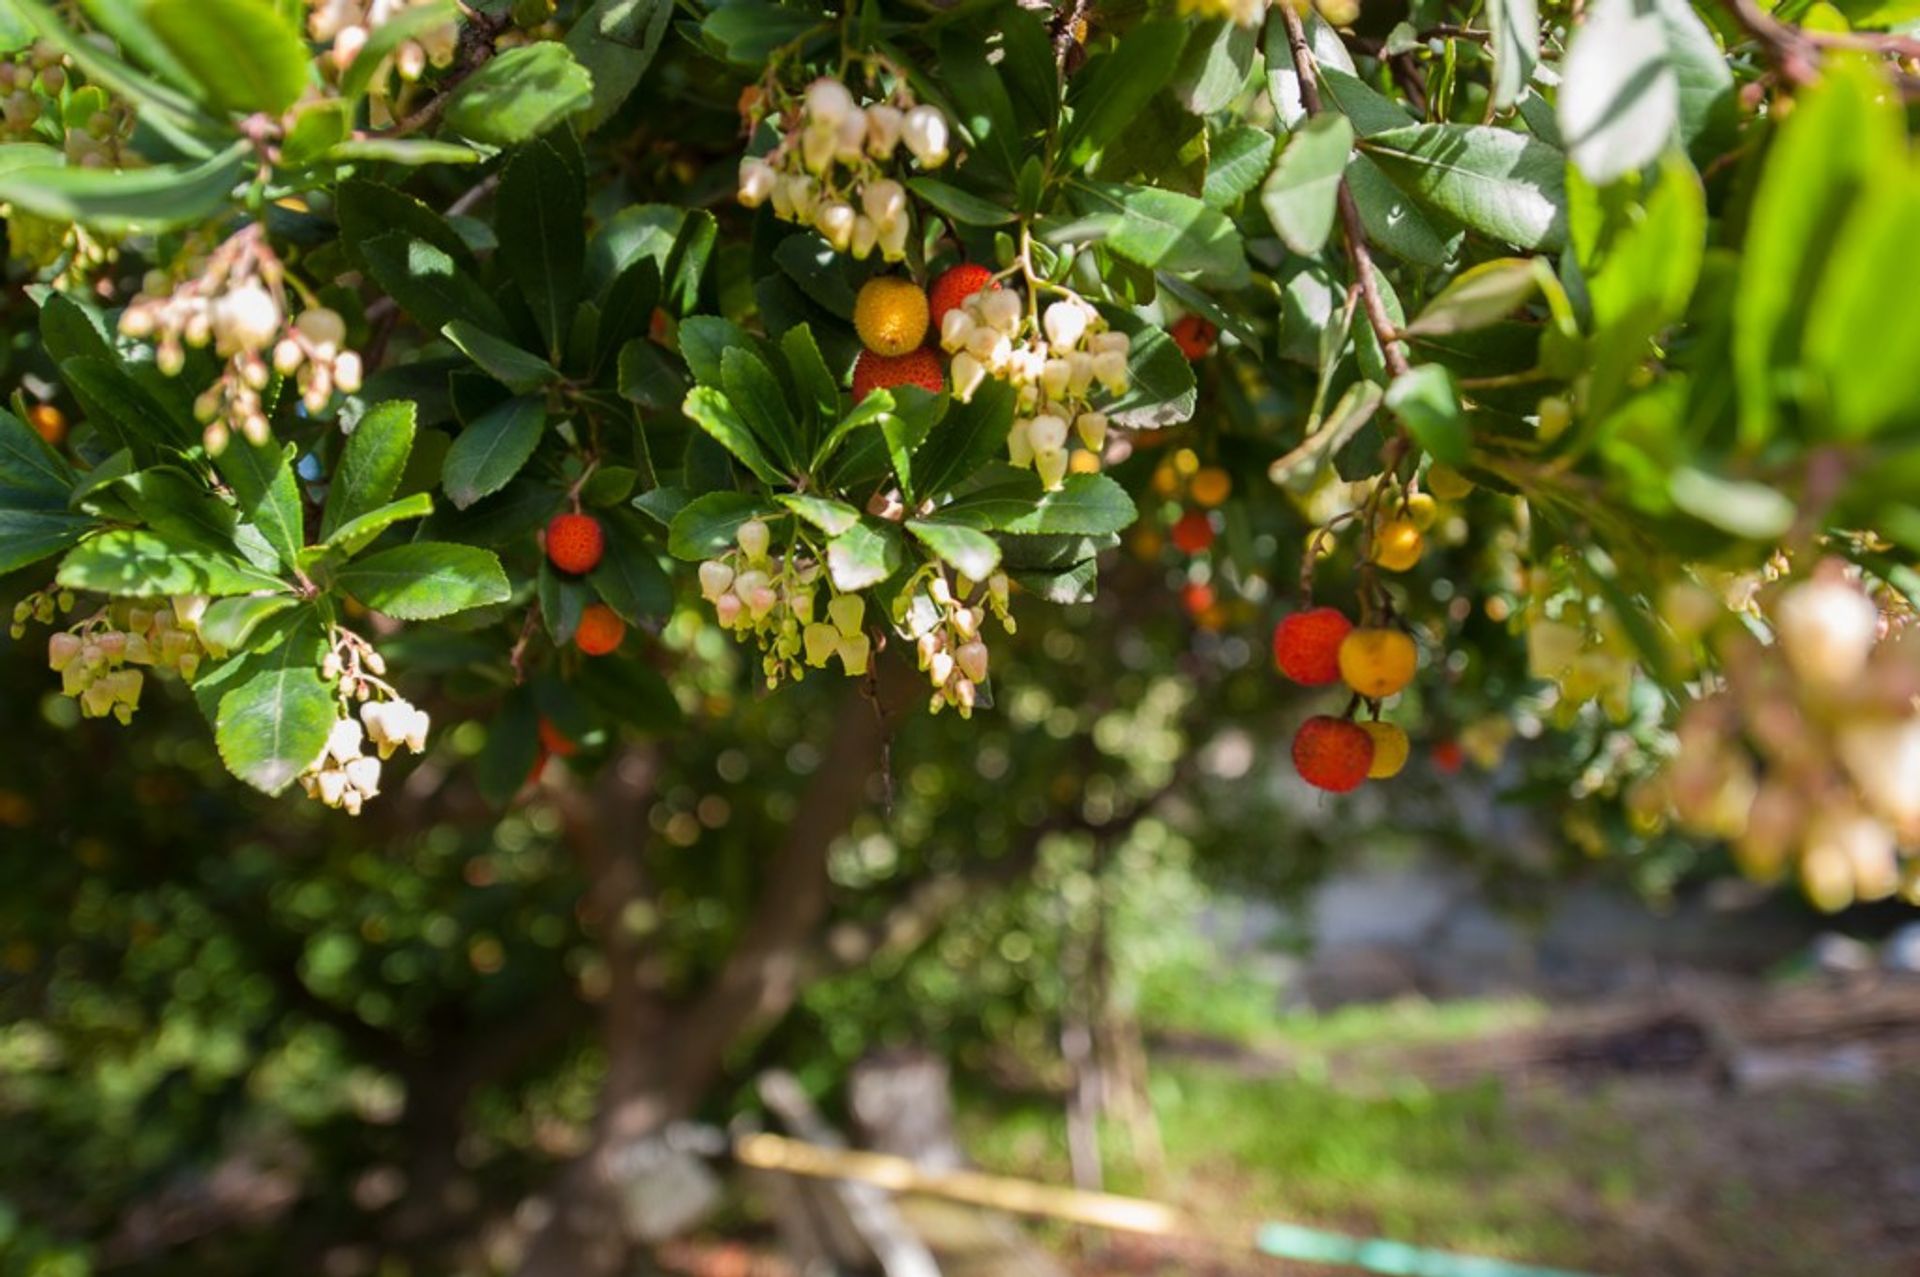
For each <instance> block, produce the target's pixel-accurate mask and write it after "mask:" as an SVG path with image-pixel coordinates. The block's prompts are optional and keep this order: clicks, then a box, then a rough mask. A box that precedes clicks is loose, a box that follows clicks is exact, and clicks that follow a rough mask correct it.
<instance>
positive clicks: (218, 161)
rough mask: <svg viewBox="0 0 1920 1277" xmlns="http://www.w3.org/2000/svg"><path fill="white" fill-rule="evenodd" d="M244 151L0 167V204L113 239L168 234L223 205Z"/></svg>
mask: <svg viewBox="0 0 1920 1277" xmlns="http://www.w3.org/2000/svg"><path fill="white" fill-rule="evenodd" d="M248 149H249V148H248V145H247V144H246V143H244V142H239V143H235V144H234V145H233V146H230V147H228V148H227V149H226V150H224V151H222V152H220V154H218V155H216V156H213V157H212V158H211V159H207V160H203V161H201V162H200V163H198V164H195V165H191V166H187V165H180V164H153V165H149V166H147V167H145V168H136V169H93V168H67V167H45V168H38V167H25V168H15V169H0V203H7V204H12V205H13V206H14V207H15V208H16V209H17V210H19V211H21V212H26V213H37V214H38V215H40V216H41V217H45V218H48V219H50V220H52V221H56V222H78V223H80V224H81V225H82V226H89V227H92V228H94V229H95V230H101V231H107V232H110V233H112V234H116V235H124V234H134V233H137V232H151V231H161V230H168V229H170V228H172V227H176V226H185V225H188V224H190V223H193V222H199V221H204V220H205V219H206V218H208V217H210V216H211V215H212V214H213V213H214V212H216V211H217V210H219V209H220V208H221V207H223V206H224V205H225V204H226V203H227V199H228V197H229V196H230V195H231V194H232V193H233V188H234V185H235V184H236V183H237V182H238V181H239V180H240V175H241V172H242V171H243V169H244V167H245V157H246V155H247V152H248Z"/></svg>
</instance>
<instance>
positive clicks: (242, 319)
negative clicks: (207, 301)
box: [211, 282, 280, 355]
mask: <svg viewBox="0 0 1920 1277" xmlns="http://www.w3.org/2000/svg"><path fill="white" fill-rule="evenodd" d="M211 322H212V326H213V335H214V342H215V347H216V349H218V350H219V352H220V353H221V354H223V355H236V354H239V353H240V352H242V351H252V350H261V349H264V348H265V347H266V345H267V343H268V342H270V341H272V340H273V338H274V335H275V334H276V333H278V332H279V331H280V307H279V304H278V303H276V302H275V301H274V300H273V295H272V294H271V293H269V292H268V291H267V290H266V289H264V288H262V287H261V286H260V285H259V284H257V283H253V282H248V283H245V284H242V285H240V287H238V288H231V289H228V290H227V291H226V292H224V293H222V294H221V295H220V296H219V297H218V298H217V299H216V300H215V301H214V303H213V307H212V313H211Z"/></svg>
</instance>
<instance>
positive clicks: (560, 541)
mask: <svg viewBox="0 0 1920 1277" xmlns="http://www.w3.org/2000/svg"><path fill="white" fill-rule="evenodd" d="M606 549H607V538H606V534H605V533H603V532H601V530H600V521H599V520H598V519H596V518H594V517H593V516H592V515H590V514H556V515H554V516H553V519H552V520H551V521H550V522H549V523H548V524H547V558H549V559H551V560H552V561H553V566H555V567H557V568H559V569H560V570H561V571H562V572H571V573H572V574H573V575H575V576H583V575H585V574H586V573H588V572H591V571H593V570H594V569H595V568H596V567H599V566H600V556H601V555H602V554H604V553H606Z"/></svg>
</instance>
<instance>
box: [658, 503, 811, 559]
mask: <svg viewBox="0 0 1920 1277" xmlns="http://www.w3.org/2000/svg"><path fill="white" fill-rule="evenodd" d="M782 513H783V512H782V511H781V509H780V507H779V506H777V505H775V504H773V503H772V502H771V501H768V500H767V499H766V498H764V497H759V496H755V495H753V494H751V493H747V492H709V493H707V494H706V495H705V496H703V497H695V498H694V499H693V500H691V501H689V502H687V504H686V505H684V506H682V507H681V508H680V510H679V512H678V513H676V514H675V515H674V516H673V522H672V523H671V525H669V528H668V532H667V553H669V554H671V555H672V556H673V557H674V558H676V559H685V560H687V561H689V562H698V561H700V560H702V559H711V558H713V557H714V556H715V555H717V554H720V553H721V552H723V551H725V550H726V549H728V548H729V547H731V546H732V545H733V544H734V537H735V536H736V535H737V534H738V533H739V531H740V525H741V524H743V523H745V522H747V520H749V519H772V518H775V517H780V516H782Z"/></svg>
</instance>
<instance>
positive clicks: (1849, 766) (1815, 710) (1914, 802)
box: [1638, 562, 1920, 909]
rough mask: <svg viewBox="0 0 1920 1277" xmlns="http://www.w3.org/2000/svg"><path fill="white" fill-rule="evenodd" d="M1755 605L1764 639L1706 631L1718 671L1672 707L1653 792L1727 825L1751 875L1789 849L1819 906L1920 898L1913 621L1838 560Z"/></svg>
mask: <svg viewBox="0 0 1920 1277" xmlns="http://www.w3.org/2000/svg"><path fill="white" fill-rule="evenodd" d="M1760 612H1761V614H1762V615H1763V617H1764V618H1765V620H1766V621H1767V623H1768V624H1769V625H1770V626H1771V628H1772V631H1773V638H1774V641H1773V642H1772V643H1767V642H1764V641H1763V640H1762V639H1761V638H1759V637H1757V636H1756V635H1755V634H1754V633H1753V632H1752V631H1751V630H1749V629H1748V628H1747V627H1746V626H1744V625H1733V624H1729V625H1723V626H1722V627H1720V629H1719V630H1718V631H1717V632H1716V633H1715V635H1714V646H1715V649H1716V652H1717V655H1718V657H1719V663H1720V668H1721V670H1722V672H1723V675H1724V681H1723V682H1722V684H1721V685H1720V686H1719V687H1717V688H1716V689H1715V690H1714V691H1712V692H1711V693H1710V694H1708V695H1706V696H1704V697H1702V698H1701V699H1700V700H1698V701H1696V702H1694V703H1693V704H1691V705H1690V706H1688V708H1687V709H1686V711H1685V712H1684V714H1683V715H1682V717H1681V721H1680V726H1679V742H1680V745H1679V751H1678V753H1677V755H1676V756H1675V758H1674V759H1673V761H1672V763H1671V764H1670V765H1669V766H1668V767H1667V769H1666V770H1665V771H1664V772H1663V773H1662V774H1661V775H1660V776H1659V777H1658V778H1657V780H1656V781H1655V782H1654V785H1653V787H1652V788H1653V796H1654V797H1657V798H1660V799H1664V800H1665V802H1666V804H1667V805H1669V806H1670V807H1671V809H1672V811H1673V813H1674V814H1675V816H1676V817H1677V818H1678V819H1679V822H1680V823H1681V825H1682V826H1683V827H1685V828H1686V829H1688V830H1689V831H1691V832H1693V833H1696V834H1701V835H1705V836H1710V837H1719V838H1725V839H1728V840H1729V841H1730V842H1731V843H1732V845H1733V849H1734V853H1735V855H1736V857H1737V858H1738V859H1739V861H1740V863H1741V865H1742V867H1743V868H1744V869H1745V870H1746V871H1747V872H1748V873H1749V874H1751V875H1753V876H1756V877H1763V878H1765V877H1773V876H1776V875H1778V874H1779V873H1780V872H1781V871H1782V870H1783V869H1785V868H1787V867H1788V866H1789V865H1793V864H1796V863H1797V865H1798V869H1799V873H1800V878H1801V881H1802V884H1803V886H1804V887H1805V889H1806V891H1807V894H1808V895H1809V896H1810V897H1811V898H1812V899H1813V901H1814V902H1815V903H1816V904H1818V905H1820V906H1821V907H1823V908H1828V909H1838V908H1842V907H1844V906H1846V905H1847V904H1849V903H1851V902H1852V901H1853V900H1856V899H1860V900H1874V899H1880V898H1884V897H1886V896H1890V895H1892V894H1894V893H1895V892H1896V891H1900V892H1903V893H1904V894H1906V895H1907V896H1908V897H1909V898H1910V899H1920V866H1916V863H1915V861H1914V860H1912V859H1908V860H1907V861H1906V862H1905V863H1904V864H1903V863H1902V856H1903V854H1904V855H1905V856H1907V857H1913V856H1915V855H1916V854H1920V628H1916V627H1915V626H1914V625H1913V624H1911V618H1910V617H1905V616H1901V615H1898V614H1896V613H1894V612H1892V611H1887V612H1883V611H1882V609H1881V608H1880V607H1879V606H1877V605H1876V603H1875V600H1874V599H1873V598H1872V597H1870V596H1869V594H1868V593H1867V592H1866V590H1865V589H1864V588H1863V586H1862V584H1861V582H1860V581H1859V580H1858V579H1857V578H1856V576H1855V575H1854V574H1853V572H1852V571H1851V570H1849V569H1847V568H1845V567H1843V566H1842V565H1840V564H1839V563H1837V562H1832V563H1823V564H1821V565H1820V566H1819V567H1817V568H1816V569H1815V570H1814V572H1813V573H1812V574H1811V575H1808V576H1804V577H1801V578H1799V579H1797V580H1793V581H1790V582H1788V583H1785V584H1784V585H1783V586H1782V587H1779V588H1777V589H1776V590H1775V591H1773V592H1770V593H1768V594H1763V595H1762V596H1761V599H1760ZM1638 799H1639V801H1640V802H1642V803H1647V802H1649V801H1651V799H1650V798H1649V796H1648V795H1645V794H1642V795H1639V796H1638Z"/></svg>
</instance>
